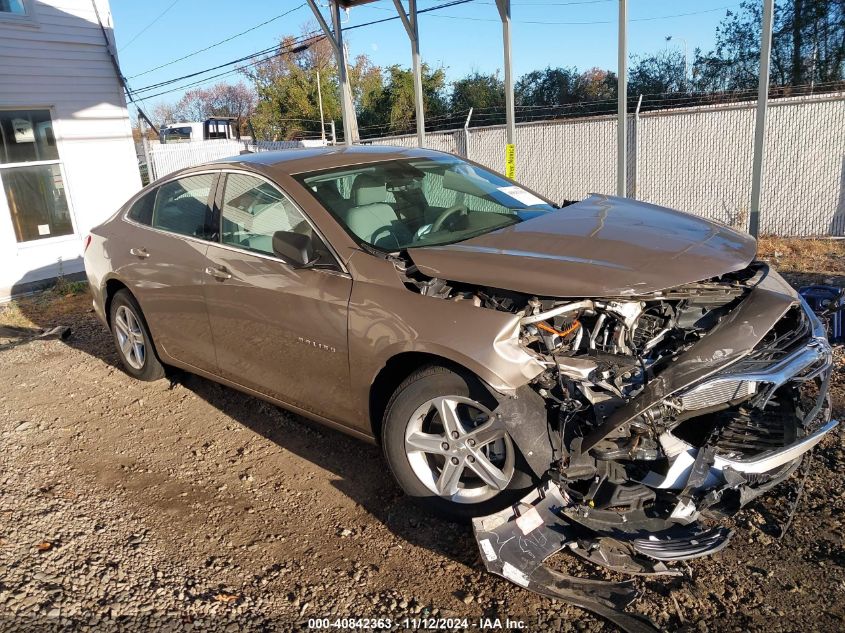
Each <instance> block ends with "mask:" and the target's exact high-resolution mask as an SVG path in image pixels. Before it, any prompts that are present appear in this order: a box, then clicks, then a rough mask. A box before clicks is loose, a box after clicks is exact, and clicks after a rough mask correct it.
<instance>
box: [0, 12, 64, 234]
mask: <svg viewBox="0 0 845 633" xmlns="http://www.w3.org/2000/svg"><path fill="white" fill-rule="evenodd" d="M3 1H4V0H0V3H2V2H3ZM0 6H2V5H0ZM0 141H2V143H1V144H0V182H2V184H3V191H4V193H5V194H6V201H7V203H8V205H9V212H10V214H11V216H12V225H13V226H14V229H15V237H16V238H17V241H18V242H30V241H33V240H40V239H45V238H48V237H58V236H62V235H71V234H72V233H73V222H72V221H71V217H70V209H69V207H68V203H67V194H66V192H65V184H64V180H63V178H62V167H61V162H60V161H59V152H58V148H57V147H56V137H55V135H54V134H53V121H52V119H51V118H50V111H49V110H0Z"/></svg>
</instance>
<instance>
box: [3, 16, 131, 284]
mask: <svg viewBox="0 0 845 633" xmlns="http://www.w3.org/2000/svg"><path fill="white" fill-rule="evenodd" d="M27 5H28V7H29V8H30V9H31V10H32V15H31V17H30V18H29V19H27V20H13V19H8V18H2V17H0V109H36V108H39V109H44V108H47V109H49V110H50V112H51V114H52V118H53V130H54V133H55V135H56V144H57V148H58V152H59V159H60V160H61V164H62V175H63V179H64V184H65V189H66V192H67V197H68V205H69V207H70V212H71V216H72V219H73V222H74V228H75V231H74V234H73V235H68V236H63V237H54V238H46V239H41V240H36V241H32V242H26V243H20V244H19V243H17V242H16V239H15V234H14V231H13V228H12V223H11V218H10V215H9V209H8V205H7V201H6V196H5V195H4V194H3V192H2V189H0V300H2V299H4V298H7V297H8V295H9V294H10V293H11V292H12V289H13V288H24V289H25V288H26V284H29V283H31V282H36V281H38V280H40V279H45V278H49V277H54V276H56V275H57V274H58V273H59V272H60V270H61V272H62V274H68V273H73V272H78V271H81V270H82V260H81V246H82V239H83V237H84V236H85V235H86V234H87V232H88V230H89V229H90V228H91V227H92V226H95V225H97V224H99V223H100V222H102V221H103V220H105V219H106V218H108V217H109V216H110V215H112V214H113V213H114V212H115V211H116V210H117V208H118V207H119V206H120V205H121V204H123V203H124V202H125V201H126V200H127V199H128V198H129V197H130V196H131V195H132V194H133V193H134V192H135V191H137V190H138V189H139V188H140V186H141V179H140V176H139V172H138V164H137V159H136V156H135V149H134V145H133V142H132V130H131V126H130V122H129V117H128V113H127V109H126V103H125V101H124V96H123V90H122V88H121V86H120V83H119V81H118V78H117V75H116V73H115V70H114V68H113V66H112V63H111V61H110V58H109V54H108V49H107V46H106V41H105V38H104V37H103V32H102V30H101V29H100V25H99V24H98V22H97V17H96V15H95V12H94V8H93V6H92V4H91V2H88V1H85V2H82V1H78V0H32V1H29V2H27ZM97 6H98V9H99V13H100V17H101V19H102V20H103V23H104V25H105V27H106V32H107V34H108V37H109V38H110V39H111V38H112V33H111V29H112V23H111V13H110V11H109V5H108V1H107V0H97ZM2 177H3V172H2V169H0V179H2ZM59 260H61V262H62V264H61V266H60V265H59V263H58V262H59Z"/></svg>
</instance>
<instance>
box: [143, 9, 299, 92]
mask: <svg viewBox="0 0 845 633" xmlns="http://www.w3.org/2000/svg"><path fill="white" fill-rule="evenodd" d="M304 6H305V4H304V3H303V4H300V5H299V6H298V7H294V8H293V9H290V10H289V11H285V12H284V13H281V14H279V15H277V16H276V17H273V18H270V19H269V20H265V21H264V22H262V23H261V24H256V25H255V26H251V27H250V28H248V29H247V30H245V31H241V32H240V33H236V34H235V35H232V36H230V37H227V38H226V39H224V40H220V41H219V42H215V43H214V44H210V45H208V46H206V47H205V48H201V49H199V50H196V51H194V52H193V53H188V54H187V55H184V56H183V57H179V58H178V59H174V60H172V61H169V62H167V63H165V64H161V65H160V66H156V67H155V68H150V69H149V70H145V71H144V72H141V73H138V74H137V75H132V76H131V77H129V79H135V78H136V77H141V76H142V75H148V74H149V73H151V72H153V71H156V70H160V69H162V68H164V67H166V66H172V65H173V64H175V63H177V62H181V61H184V60H186V59H188V58H189V57H193V56H195V55H199V54H200V53H204V52H205V51H208V50H211V49H212V48H215V47H216V46H220V45H221V44H225V43H226V42H231V41H232V40H234V39H236V38H238V37H240V36H241V35H246V34H247V33H250V32H252V31H255V30H256V29H260V28H261V27H262V26H267V25H268V24H270V23H272V22H275V21H276V20H279V19H281V18H283V17H285V16H286V15H289V14H291V13H293V12H294V11H298V10H299V9H301V8H302V7H304Z"/></svg>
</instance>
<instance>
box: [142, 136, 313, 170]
mask: <svg viewBox="0 0 845 633" xmlns="http://www.w3.org/2000/svg"><path fill="white" fill-rule="evenodd" d="M321 145H325V143H324V142H322V141H235V140H226V139H222V140H216V141H198V142H195V143H167V144H162V143H149V144H148V145H147V155H148V158H149V160H148V168H149V173H150V180H156V179H158V178H161V177H162V176H166V175H167V174H169V173H171V172H174V171H176V170H177V169H184V168H185V167H193V166H194V165H199V164H201V163H206V162H208V161H211V160H217V159H219V158H229V157H230V156H237V155H238V154H240V153H241V152H243V151H245V150H249V151H251V152H268V151H274V150H280V149H292V148H296V147H315V146H321Z"/></svg>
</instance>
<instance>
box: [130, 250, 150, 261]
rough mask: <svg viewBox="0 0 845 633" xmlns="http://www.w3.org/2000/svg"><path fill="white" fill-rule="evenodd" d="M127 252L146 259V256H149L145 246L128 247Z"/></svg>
mask: <svg viewBox="0 0 845 633" xmlns="http://www.w3.org/2000/svg"><path fill="white" fill-rule="evenodd" d="M129 254H130V255H134V256H135V257H140V258H142V259H147V257H149V256H150V254H149V253H148V252H147V249H146V248H130V249H129Z"/></svg>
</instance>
